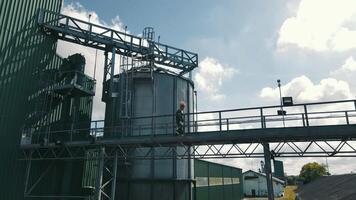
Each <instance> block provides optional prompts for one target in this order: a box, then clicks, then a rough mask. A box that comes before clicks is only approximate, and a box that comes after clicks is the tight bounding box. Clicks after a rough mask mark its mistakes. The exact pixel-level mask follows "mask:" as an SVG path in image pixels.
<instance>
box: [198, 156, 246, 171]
mask: <svg viewBox="0 0 356 200" xmlns="http://www.w3.org/2000/svg"><path fill="white" fill-rule="evenodd" d="M194 160H197V161H199V162H206V163H211V164H215V165H221V166H224V167H229V168H234V169H238V170H241V171H242V169H241V168H238V167H235V166H232V165H227V164H222V163H217V162H212V161H207V160H202V159H198V158H195V159H194Z"/></svg>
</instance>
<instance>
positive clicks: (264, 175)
mask: <svg viewBox="0 0 356 200" xmlns="http://www.w3.org/2000/svg"><path fill="white" fill-rule="evenodd" d="M248 172H252V173H255V174H256V175H258V176H263V177H266V174H265V173H260V172H256V171H253V170H248V171H245V172H244V173H242V174H243V175H244V174H246V173H248ZM272 180H273V181H275V182H278V183H281V184H284V181H283V180H281V179H279V178H276V177H272Z"/></svg>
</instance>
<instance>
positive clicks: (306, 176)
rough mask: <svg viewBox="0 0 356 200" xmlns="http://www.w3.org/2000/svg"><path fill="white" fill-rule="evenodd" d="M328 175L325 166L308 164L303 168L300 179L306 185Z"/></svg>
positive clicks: (314, 163)
mask: <svg viewBox="0 0 356 200" xmlns="http://www.w3.org/2000/svg"><path fill="white" fill-rule="evenodd" d="M325 175H328V172H327V171H326V168H325V166H323V165H320V164H319V163H317V162H312V163H307V164H305V165H304V166H303V167H302V170H301V171H300V174H299V177H300V178H301V179H302V180H303V182H304V184H306V183H309V182H312V181H313V180H315V179H317V178H319V177H322V176H325Z"/></svg>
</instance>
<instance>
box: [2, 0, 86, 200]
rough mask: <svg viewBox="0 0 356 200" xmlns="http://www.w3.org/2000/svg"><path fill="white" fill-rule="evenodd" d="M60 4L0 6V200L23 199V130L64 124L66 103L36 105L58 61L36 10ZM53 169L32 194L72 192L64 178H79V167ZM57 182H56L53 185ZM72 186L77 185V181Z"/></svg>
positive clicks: (40, 0) (15, 1) (9, 2)
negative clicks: (67, 173) (44, 112)
mask: <svg viewBox="0 0 356 200" xmlns="http://www.w3.org/2000/svg"><path fill="white" fill-rule="evenodd" d="M61 5H62V0H51V1H48V0H30V1H29V0H1V1H0V163H1V167H0V199H11V200H17V199H23V197H24V194H23V191H24V179H25V171H26V170H25V162H22V161H19V160H18V158H20V148H19V144H20V138H21V134H22V130H23V128H24V127H25V126H33V125H39V124H42V125H43V124H44V123H43V122H44V121H45V124H46V125H48V124H53V123H58V122H61V121H63V122H65V121H68V119H67V117H69V116H68V115H67V114H65V113H64V111H63V110H65V109H64V107H63V106H64V105H68V101H70V100H69V99H67V100H65V99H63V98H62V99H61V101H60V102H57V104H55V106H53V104H52V106H50V107H45V108H39V106H38V105H39V103H38V102H39V99H40V98H42V97H41V96H44V95H47V93H45V92H43V91H45V90H44V87H42V86H41V84H42V82H41V81H43V79H42V78H43V74H46V73H45V72H50V71H53V70H56V69H58V68H59V67H60V65H61V64H62V58H60V57H58V56H57V55H56V42H57V40H56V39H55V38H54V37H50V36H47V35H44V33H42V32H41V30H40V29H39V27H38V25H37V18H36V16H37V13H38V11H39V9H47V10H51V11H55V12H60V9H61ZM47 75H48V74H46V75H45V76H47ZM49 77H50V76H47V78H49ZM49 79H50V78H49ZM40 80H41V81H40ZM51 98H52V97H51ZM90 98H91V97H90ZM87 100H88V99H86V100H85V101H84V99H81V100H80V107H81V108H80V109H81V111H82V112H81V113H82V114H83V115H82V116H80V117H82V120H85V121H88V120H90V116H91V105H92V101H90V99H89V101H87ZM65 101H66V102H65ZM64 102H65V103H64ZM43 109H44V110H46V114H45V115H41V116H39V115H38V113H40V112H37V111H39V110H41V111H43ZM41 113H42V112H41ZM48 165H49V163H39V164H36V165H34V166H33V167H32V168H33V169H34V171H32V172H31V175H33V176H38V175H39V174H40V172H41V171H42V170H44V169H46V168H45V167H46V166H48ZM52 165H54V166H55V167H54V168H53V169H52V170H51V172H50V174H51V175H52V176H49V177H51V178H50V180H44V182H43V183H42V184H40V185H38V188H36V189H34V190H33V191H34V192H35V191H38V192H39V193H42V192H43V191H46V190H50V189H51V188H52V189H53V191H52V192H55V193H61V192H63V191H70V190H72V189H71V188H70V185H68V184H66V183H69V182H72V181H73V179H72V178H70V177H69V176H72V174H77V172H78V173H81V170H80V168H78V167H73V166H78V165H77V164H75V163H70V162H66V163H64V164H63V163H62V164H58V163H54V164H53V163H52ZM80 165H81V164H80ZM74 168H75V169H74ZM65 171H67V172H68V171H70V172H71V173H69V175H68V177H63V174H64V172H65ZM73 177H74V176H73ZM56 178H58V179H59V178H60V179H61V181H54V180H55V179H56ZM75 182H78V184H79V182H80V180H79V181H75ZM48 183H50V184H48ZM58 185H62V187H58ZM41 188H45V190H42V189H41ZM54 190H55V191H54Z"/></svg>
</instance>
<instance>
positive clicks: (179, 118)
mask: <svg viewBox="0 0 356 200" xmlns="http://www.w3.org/2000/svg"><path fill="white" fill-rule="evenodd" d="M184 108H185V103H184V101H181V102H180V103H179V109H178V110H177V112H176V124H177V127H176V134H177V135H183V134H184V115H183V110H184Z"/></svg>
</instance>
